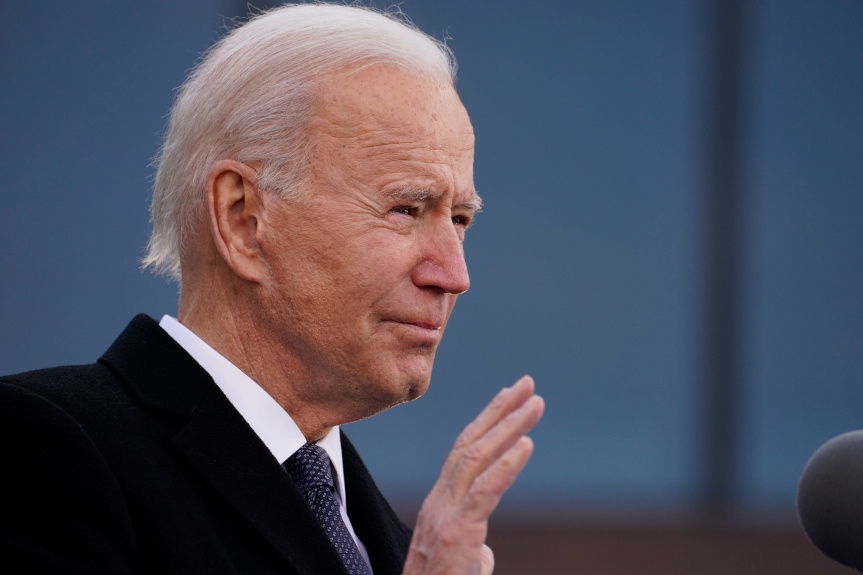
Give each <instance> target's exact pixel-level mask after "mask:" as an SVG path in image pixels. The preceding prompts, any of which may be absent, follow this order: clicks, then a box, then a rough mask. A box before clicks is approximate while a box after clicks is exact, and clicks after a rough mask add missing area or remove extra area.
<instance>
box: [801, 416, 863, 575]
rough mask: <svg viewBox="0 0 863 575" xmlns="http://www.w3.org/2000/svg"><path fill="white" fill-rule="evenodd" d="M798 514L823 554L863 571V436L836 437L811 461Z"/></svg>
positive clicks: (803, 477) (803, 478)
mask: <svg viewBox="0 0 863 575" xmlns="http://www.w3.org/2000/svg"><path fill="white" fill-rule="evenodd" d="M797 514H798V515H799V516H800V522H801V523H802V524H803V530H804V531H805V532H806V535H807V536H809V539H810V540H811V541H812V543H814V544H815V546H816V547H818V549H820V550H821V552H822V553H824V554H825V555H827V556H828V557H830V558H831V559H833V560H835V561H838V562H839V563H842V564H844V565H847V566H848V567H853V568H854V569H857V570H858V571H863V431H849V432H848V433H843V434H842V435H839V436H837V437H834V438H833V439H831V440H830V441H828V442H827V443H825V444H824V445H822V446H821V447H820V448H819V449H818V451H816V452H815V454H814V455H813V456H812V457H811V458H810V459H809V462H808V463H807V464H806V468H805V469H804V470H803V474H802V475H801V476H800V484H799V485H798V486H797Z"/></svg>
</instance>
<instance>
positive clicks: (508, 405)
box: [441, 375, 534, 477]
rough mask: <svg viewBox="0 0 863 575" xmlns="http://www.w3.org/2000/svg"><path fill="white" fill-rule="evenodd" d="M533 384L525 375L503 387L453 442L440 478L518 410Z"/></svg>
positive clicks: (531, 389)
mask: <svg viewBox="0 0 863 575" xmlns="http://www.w3.org/2000/svg"><path fill="white" fill-rule="evenodd" d="M533 391H534V383H533V379H531V378H530V376H527V375H525V376H524V377H522V378H521V379H519V380H518V381H517V382H515V384H514V385H513V386H512V387H505V388H504V389H502V390H501V391H500V392H498V394H497V395H496V396H495V397H494V399H492V401H491V403H489V404H488V405H487V406H486V408H485V409H483V411H482V413H480V414H479V416H477V418H476V419H474V420H473V421H472V422H471V423H470V424H469V425H468V426H467V427H466V428H465V429H464V431H462V432H461V434H460V435H459V436H458V438H457V439H456V441H455V445H454V446H453V448H452V451H450V454H449V456H448V457H447V459H446V461H445V462H444V466H443V469H442V470H441V476H442V477H443V476H445V475H449V474H451V473H453V471H454V466H455V465H457V464H458V462H459V461H460V459H461V457H462V454H463V453H464V451H465V450H466V449H469V448H470V447H471V446H472V445H473V444H474V443H476V441H477V440H479V439H480V438H481V437H482V436H484V435H485V434H486V433H488V431H489V430H490V429H491V428H493V427H494V426H495V425H497V424H498V423H499V422H500V421H501V419H503V418H504V417H506V416H507V415H509V414H510V413H512V412H513V411H514V410H516V409H518V408H519V407H521V406H522V405H524V403H525V402H526V401H527V400H528V399H530V398H531V397H532V396H533Z"/></svg>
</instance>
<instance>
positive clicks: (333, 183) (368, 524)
mask: <svg viewBox="0 0 863 575" xmlns="http://www.w3.org/2000/svg"><path fill="white" fill-rule="evenodd" d="M453 69H454V65H453V62H452V60H451V57H450V54H449V52H448V50H447V49H446V47H444V46H442V45H441V44H439V43H437V42H436V41H434V40H433V39H431V38H429V37H427V36H425V35H424V34H422V33H421V32H419V31H417V30H416V29H414V28H412V27H411V26H410V25H407V24H405V23H403V22H401V21H399V20H398V19H396V18H393V17H390V16H387V15H384V14H380V13H377V12H374V11H370V10H365V9H360V8H354V7H346V6H331V5H301V6H290V7H285V8H282V9H279V10H275V11H272V12H269V13H266V14H263V15H260V16H258V17H257V18H254V19H253V20H251V21H250V22H248V23H247V24H245V25H244V26H242V27H239V28H238V29H236V30H234V31H233V32H231V33H230V34H229V35H227V36H226V37H225V38H224V39H222V40H221V41H220V42H219V43H218V44H217V45H216V46H214V47H213V49H211V51H210V52H208V54H207V55H206V57H205V58H204V59H203V61H202V62H201V64H200V65H199V66H198V67H197V69H196V70H195V71H194V72H193V73H192V74H191V76H190V77H189V79H188V80H187V81H186V82H185V84H184V85H183V87H182V89H181V90H180V92H179V95H178V97H177V101H176V102H175V105H174V108H173V110H172V114H171V120H170V124H169V128H168V131H167V134H166V137H165V142H164V145H163V149H162V152H161V155H160V158H159V163H158V172H157V175H156V181H155V187H154V198H153V206H152V210H153V235H152V238H151V241H150V246H149V252H148V255H147V258H146V260H145V264H146V265H148V266H151V267H153V268H155V269H157V270H160V271H164V272H167V273H169V274H172V275H174V276H175V277H176V278H177V279H178V280H181V293H180V302H179V312H178V318H177V319H174V318H171V317H169V316H165V317H164V318H163V319H162V320H161V322H160V323H156V322H155V321H153V320H151V319H150V318H147V317H146V316H139V317H137V318H135V319H134V320H133V321H132V322H131V323H130V325H129V326H128V327H127V328H126V330H125V331H124V332H123V333H122V334H121V335H120V337H119V338H118V339H117V341H116V342H115V343H114V344H113V346H112V347H111V348H110V349H109V350H108V351H107V352H106V353H105V355H104V356H103V357H102V358H101V359H100V360H99V362H98V363H97V364H93V365H86V366H75V367H63V368H55V369H50V370H42V371H37V372H31V373H26V374H19V375H16V376H10V377H6V378H3V380H2V383H0V410H2V415H0V421H2V430H3V434H2V437H3V440H2V445H3V451H2V456H3V460H4V467H5V471H4V473H3V474H2V477H3V478H2V480H0V482H2V483H0V484H2V494H3V497H4V510H3V514H2V520H0V522H2V547H3V554H2V557H3V562H4V563H3V568H4V572H26V573H160V574H164V573H183V574H188V573H208V574H216V573H255V574H261V573H305V574H322V573H340V572H341V573H344V572H348V573H362V574H366V573H375V574H377V575H384V574H393V575H395V574H396V573H402V572H403V573H417V574H420V573H453V574H456V573H458V574H461V573H465V574H466V573H490V572H491V571H492V568H493V558H492V554H491V551H490V550H489V549H488V547H486V546H485V536H486V530H487V521H488V518H489V516H490V514H491V513H492V511H493V510H494V508H495V506H496V505H497V503H498V501H499V499H500V497H501V496H502V494H503V493H504V491H506V489H507V488H508V487H509V486H510V485H511V484H512V482H513V481H514V480H515V477H516V475H517V474H518V473H519V471H520V470H521V469H522V468H523V466H524V465H525V464H526V462H527V460H528V458H529V456H530V453H531V450H532V444H531V442H530V440H529V439H528V438H527V437H526V436H525V434H526V433H527V432H528V431H529V430H530V429H531V428H532V427H533V426H534V424H536V422H537V421H538V420H539V418H540V417H541V414H542V409H543V404H542V400H541V399H540V398H539V397H538V396H536V395H534V393H533V382H532V381H531V380H530V379H529V378H527V377H525V378H522V379H521V380H520V381H519V382H517V383H516V384H515V385H514V386H512V387H510V388H507V389H504V390H503V391H501V392H500V393H499V394H498V395H497V397H495V398H494V400H493V401H492V402H491V404H489V406H488V407H487V408H486V409H485V410H484V411H483V412H482V413H481V414H480V415H479V417H478V418H477V419H476V420H475V421H474V422H473V423H471V424H470V425H469V426H468V427H467V428H466V429H465V430H464V432H463V433H462V434H461V435H460V436H459V438H458V440H457V441H456V444H455V446H454V448H453V450H452V452H451V453H450V455H449V456H448V458H447V460H446V461H445V463H444V466H443V470H442V472H441V475H440V478H439V479H438V481H437V483H436V484H435V486H434V488H433V490H432V492H431V494H430V495H429V496H428V498H427V499H426V501H425V503H424V504H423V507H422V509H421V511H420V514H419V517H418V518H417V523H416V528H415V531H414V532H413V533H412V534H411V532H410V530H409V529H408V528H407V527H405V526H404V525H403V524H402V523H401V522H400V521H399V520H398V519H397V518H396V516H395V514H394V513H393V512H392V510H391V509H390V507H389V506H388V505H387V503H386V501H385V500H384V498H383V496H382V495H381V494H380V493H379V491H378V490H377V488H376V487H375V485H374V482H373V481H372V479H371V478H370V476H369V474H368V472H367V471H366V469H365V467H364V466H363V464H362V461H361V460H360V458H359V456H358V455H357V453H356V451H355V450H354V448H353V447H352V446H351V444H350V442H349V441H348V440H347V438H346V437H345V436H344V435H343V434H342V433H341V432H340V431H339V427H338V426H339V425H340V424H343V423H347V422H351V421H356V420H359V419H362V418H365V417H369V416H371V415H374V414H375V413H378V412H380V411H382V410H384V409H387V408H389V407H392V406H394V405H397V404H399V403H402V402H405V401H409V400H412V399H415V398H417V397H419V396H420V395H422V394H423V392H425V390H426V388H427V386H428V384H429V380H430V377H431V370H432V363H433V360H434V355H435V350H436V348H437V345H438V343H439V342H440V339H441V336H442V334H443V331H444V327H445V326H446V323H447V319H448V318H449V315H450V313H451V312H452V309H453V306H454V305H455V301H456V298H457V297H458V295H459V294H460V293H462V292H464V291H465V290H467V289H468V286H469V280H468V274H467V268H466V266H465V261H464V253H463V242H464V236H465V231H466V230H467V228H468V227H469V226H470V224H471V222H472V220H473V217H474V215H475V213H476V212H477V210H478V209H479V207H480V200H479V197H478V195H477V193H476V191H475V190H474V187H473V175H472V170H473V168H472V165H473V144H474V136H473V131H472V128H471V125H470V121H469V120H468V116H467V113H466V112H465V110H464V108H463V106H462V104H461V102H460V101H459V98H458V96H457V95H456V92H455V90H454V88H453Z"/></svg>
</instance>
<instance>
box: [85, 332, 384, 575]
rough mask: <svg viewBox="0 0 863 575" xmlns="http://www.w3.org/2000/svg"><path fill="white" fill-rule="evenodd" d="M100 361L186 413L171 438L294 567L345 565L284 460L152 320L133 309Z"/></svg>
mask: <svg viewBox="0 0 863 575" xmlns="http://www.w3.org/2000/svg"><path fill="white" fill-rule="evenodd" d="M99 361H100V362H101V363H103V364H105V365H107V366H109V367H110V368H112V369H113V370H114V371H116V372H117V373H118V375H120V376H121V377H122V378H123V379H124V380H125V381H126V383H127V384H128V385H129V388H130V390H131V392H132V393H133V394H134V395H135V396H136V397H137V398H138V399H139V401H140V402H141V403H142V404H144V405H146V406H148V407H150V408H152V409H156V410H159V411H163V412H167V413H171V414H173V415H175V416H177V417H179V418H181V419H183V420H184V421H185V425H183V426H182V428H181V429H180V431H179V432H178V433H177V434H176V435H175V436H174V438H173V441H172V443H173V446H174V447H175V448H176V449H177V450H178V451H179V452H180V453H181V454H182V455H183V456H184V457H185V458H186V459H188V461H189V462H190V463H191V464H192V466H193V467H194V468H195V469H196V470H197V471H198V473H199V474H200V475H201V476H202V477H203V479H204V481H206V482H207V483H209V484H210V485H211V486H212V487H214V488H215V489H216V491H217V492H218V493H219V494H220V495H221V497H222V498H223V499H224V500H225V502H226V503H227V504H228V505H230V506H232V507H233V508H234V509H235V510H236V511H237V512H238V513H239V514H240V515H241V516H242V517H243V518H244V519H245V520H246V521H247V522H248V523H249V524H250V525H251V526H252V527H253V528H254V529H255V530H256V531H257V532H258V533H259V534H260V535H261V536H262V537H263V538H264V539H266V540H267V541H268V542H269V543H270V545H271V546H272V547H273V548H274V549H275V550H276V551H277V552H278V553H279V554H280V555H281V556H282V558H283V559H284V560H285V562H286V563H288V564H289V565H290V567H291V568H292V569H293V570H294V571H295V572H296V573H297V574H298V575H320V574H321V573H327V574H330V573H336V574H338V573H346V571H345V568H344V566H343V565H342V562H341V559H340V558H339V556H338V553H336V551H335V549H334V548H333V546H332V544H331V543H330V541H329V539H328V538H327V536H326V533H325V532H324V530H323V528H322V527H321V525H320V523H318V521H317V519H315V517H314V515H313V514H312V511H311V510H310V509H309V507H308V505H307V504H306V502H305V500H304V499H303V498H302V496H301V495H300V493H299V492H298V491H297V489H296V488H295V487H294V485H293V483H292V482H291V480H290V478H289V476H288V474H287V473H286V472H285V470H284V468H283V467H282V466H281V465H280V464H279V462H277V461H276V460H275V459H274V458H273V456H272V454H271V453H270V451H269V450H268V449H267V447H266V446H265V445H264V444H263V442H262V441H261V440H260V439H259V438H258V437H257V435H255V432H254V431H253V430H252V428H251V427H249V425H248V423H246V421H245V420H244V419H243V417H242V416H241V415H240V414H239V412H238V411H237V410H236V409H234V407H233V406H232V405H231V403H230V402H229V401H228V399H227V398H226V397H225V395H224V394H223V393H222V391H221V390H220V389H219V388H218V386H217V385H216V384H215V382H214V381H213V379H212V378H211V377H210V376H209V374H208V373H207V372H206V371H205V370H204V369H203V368H201V366H200V365H198V363H197V362H195V360H194V359H192V357H191V356H189V354H187V353H186V351H185V350H184V349H183V348H182V347H181V346H180V345H179V344H177V343H176V342H175V341H174V340H173V338H171V337H170V336H169V335H168V334H167V333H165V331H164V330H163V329H162V328H160V327H159V325H158V323H156V322H155V321H154V320H153V319H151V318H149V317H147V316H145V315H139V316H136V317H135V319H133V320H132V322H131V323H130V324H129V326H128V327H127V328H126V330H124V331H123V333H122V334H121V335H120V337H118V338H117V340H116V341H115V342H114V344H113V345H112V346H111V348H109V350H108V351H107V352H106V353H105V355H103V357H102V358H101V359H100V360H99ZM376 575H383V574H378V573H376Z"/></svg>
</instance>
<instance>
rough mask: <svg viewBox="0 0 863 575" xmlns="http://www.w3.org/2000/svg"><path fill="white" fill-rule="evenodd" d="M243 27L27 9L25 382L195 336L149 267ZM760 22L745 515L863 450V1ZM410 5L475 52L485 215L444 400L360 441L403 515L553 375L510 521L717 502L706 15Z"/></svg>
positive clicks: (746, 190) (11, 280)
mask: <svg viewBox="0 0 863 575" xmlns="http://www.w3.org/2000/svg"><path fill="white" fill-rule="evenodd" d="M253 3H254V2H253ZM236 4H237V3H236V2H231V1H229V0H194V1H192V0H190V1H186V2H181V3H177V2H169V1H167V0H161V1H157V0H152V1H149V2H108V1H101V2H100V1H86V2H74V3H71V2H61V1H55V2H48V1H46V2H37V3H22V2H2V3H0V54H2V56H0V86H2V90H0V110H2V113H0V134H2V136H0V174H2V178H0V190H2V211H0V373H9V372H15V371H22V370H28V369H34V368H38V367H44V366H47V365H51V364H62V363H83V362H90V361H93V360H95V359H96V358H97V357H98V356H99V355H100V354H101V353H102V351H103V350H104V349H105V348H106V347H107V346H108V345H109V344H110V343H111V341H112V340H113V338H114V337H115V336H116V335H117V334H118V333H119V331H120V330H121V329H122V328H123V327H124V325H125V324H126V322H127V321H128V320H129V319H130V318H131V317H132V316H133V315H134V314H135V313H138V312H146V313H149V314H150V315H152V316H154V317H157V318H158V317H160V316H161V315H162V314H163V313H172V314H173V313H175V312H176V303H175V299H176V287H175V286H173V285H170V284H168V283H167V282H165V281H163V280H162V279H159V278H155V277H152V276H150V275H149V274H147V273H142V272H141V271H139V269H138V260H139V258H140V257H141V256H142V253H143V247H144V244H145V242H146V239H147V235H148V230H149V225H148V211H147V210H148V204H149V189H150V177H151V175H152V171H151V169H150V168H149V167H148V164H149V161H150V158H151V157H152V156H153V155H154V154H155V152H156V149H157V147H158V144H159V141H160V132H161V130H162V129H163V127H164V124H165V119H166V114H167V112H168V110H169V108H170V105H171V101H172V98H173V94H174V91H173V90H174V88H175V87H176V86H178V85H179V84H180V83H181V81H182V80H183V77H184V75H185V73H186V72H187V71H188V70H189V68H190V67H191V66H192V65H193V64H194V62H195V61H196V59H197V58H198V56H199V55H200V53H201V52H202V51H203V50H204V49H206V47H207V46H208V45H210V44H211V43H212V42H213V41H214V40H215V39H217V38H218V37H219V36H220V34H221V33H222V32H223V31H224V26H225V25H226V23H228V20H227V18H228V17H231V16H234V15H236V14H237V8H236ZM379 5H380V4H379ZM749 8H750V9H749V11H748V17H747V19H746V24H745V27H744V32H745V42H744V46H745V54H746V58H745V59H744V66H743V79H744V82H743V86H744V89H743V92H742V94H743V98H742V100H741V102H742V111H743V120H742V121H741V124H740V125H741V132H740V134H741V139H740V144H741V146H740V150H741V153H742V163H741V164H740V165H741V166H742V177H741V180H740V192H741V196H740V198H741V200H740V203H739V213H740V217H741V220H740V221H741V226H740V233H739V242H740V244H739V245H740V252H739V253H740V260H739V262H740V270H741V273H740V297H739V306H738V310H739V315H740V318H741V319H740V324H739V326H740V327H739V341H740V342H741V346H740V351H739V354H738V359H739V384H738V387H739V393H738V395H737V396H736V397H737V399H736V404H735V405H736V413H737V417H738V420H737V424H735V425H736V427H734V426H732V429H736V432H735V433H736V435H735V438H734V441H733V444H734V445H735V446H736V448H735V451H734V458H735V461H736V462H737V464H736V467H735V468H734V471H733V474H732V475H733V479H734V481H733V491H732V494H731V497H732V500H733V503H734V504H735V505H736V506H739V507H741V508H752V509H767V510H778V511H790V510H792V509H793V497H794V491H795V488H796V482H797V479H798V477H799V474H800V471H801V470H802V468H803V466H804V464H805V463H806V460H807V458H808V457H809V456H810V455H811V454H812V452H813V451H814V450H815V449H816V448H817V447H818V446H819V445H821V444H822V443H823V442H824V441H826V440H827V439H828V438H830V437H832V436H833V435H836V434H838V433H840V432H843V431H846V430H850V429H855V428H860V427H863V297H861V295H863V2H860V1H858V0H805V1H804V0H757V1H754V0H753V1H752V2H750V6H749ZM402 9H403V10H404V11H405V12H406V13H407V14H408V15H410V16H411V17H412V18H413V19H414V21H415V22H416V23H417V24H418V25H419V26H420V27H421V28H422V29H423V30H425V31H426V32H428V33H430V34H432V35H434V36H436V37H438V38H442V37H444V36H449V37H450V38H451V39H450V40H449V41H448V43H449V45H450V46H451V47H452V49H453V50H454V51H455V54H456V57H457V58H458V62H459V83H458V89H459V92H460V94H461V96H462V99H463V101H464V103H465V105H466V107H467V109H468V111H469V112H470V114H471V117H472V119H473V123H474V127H475V129H476V134H477V157H476V184H477V188H478V189H479V191H480V193H481V194H482V195H483V198H484V200H485V202H486V209H485V211H484V213H483V214H481V215H480V218H479V220H478V223H477V225H476V227H475V228H473V229H472V230H471V232H470V234H469V239H468V242H467V252H468V264H469V266H470V269H471V272H472V280H473V287H472V288H471V291H470V292H469V293H467V294H466V295H465V296H463V298H462V299H461V300H460V301H459V304H458V306H457V307H456V312H455V314H454V316H453V319H452V321H451V323H450V326H449V328H448V330H447V335H446V337H445V339H444V343H443V345H442V347H441V349H440V351H439V354H438V360H437V364H436V368H435V373H434V377H433V382H432V387H431V389H430V391H429V392H428V394H427V395H426V396H425V397H424V398H422V399H420V400H418V401H416V402H414V403H413V404H410V405H406V406H401V407H399V408H397V409H394V410H391V411H390V412H387V413H384V414H381V415H379V416H377V417H375V418H373V419H371V420H369V421H365V422H360V423H356V424H352V425H350V426H348V428H347V429H348V432H349V433H350V434H351V435H352V437H353V438H354V441H355V443H357V444H358V446H359V448H360V450H361V452H362V453H363V454H364V456H365V458H366V460H367V463H368V464H369V466H370V468H371V469H372V471H373V473H374V474H375V476H376V478H377V479H378V481H379V483H380V484H381V486H382V488H383V489H384V491H385V492H387V493H389V494H391V495H392V496H394V497H396V498H403V499H406V500H417V499H418V498H420V497H422V495H423V494H424V493H425V492H426V491H427V490H428V489H429V488H430V486H431V485H432V483H433V481H434V479H435V478H436V475H437V471H438V468H439V465H440V463H441V461H442V459H443V457H444V455H445V453H446V452H447V450H448V448H449V446H450V444H451V442H452V441H453V439H454V438H455V436H456V435H457V433H458V432H459V430H460V429H461V428H462V427H463V426H464V425H465V424H466V423H467V422H468V421H469V420H470V419H472V417H473V416H474V414H475V413H476V412H478V411H479V410H480V409H481V407H482V406H483V405H484V404H485V403H486V401H487V400H488V399H489V398H490V397H491V396H492V395H493V394H494V393H495V392H496V391H497V390H498V389H499V388H500V387H502V386H504V385H508V384H509V383H511V382H512V381H514V380H515V379H516V378H517V377H519V376H520V375H522V374H523V373H530V374H532V375H533V376H534V377H535V379H536V380H537V383H538V386H539V389H540V392H541V393H542V394H543V395H544V396H545V398H546V400H547V404H548V408H547V414H546V417H545V419H544V421H543V422H542V423H541V424H540V426H539V427H538V429H537V430H536V431H535V432H534V434H533V437H534V439H535V441H536V451H535V455H534V458H533V460H532V461H531V463H530V465H529V467H528V469H527V470H526V471H525V472H524V474H523V475H522V477H521V478H520V479H519V481H518V483H517V484H516V486H515V487H514V489H513V492H512V497H510V498H509V499H508V500H507V501H508V502H509V503H508V504H510V505H516V504H519V503H532V502H539V503H542V504H544V505H545V506H546V507H549V506H553V507H558V508H561V509H570V508H579V507H603V506H609V507H617V506H622V507H624V508H625V507H630V506H633V507H634V506H653V507H656V506H658V507H663V506H665V507H685V506H688V505H691V504H694V503H697V502H698V501H699V498H700V497H701V495H700V494H701V493H702V492H703V489H702V487H703V486H702V484H703V482H704V477H703V469H704V464H703V460H704V457H705V454H704V450H705V441H704V414H705V401H704V396H705V392H704V383H703V381H702V380H703V379H704V378H703V371H704V370H703V363H704V351H703V343H702V342H703V341H704V340H705V331H706V330H708V329H709V326H708V325H706V324H705V323H704V319H703V318H704V317H705V314H704V312H703V310H704V307H705V290H706V288H705V281H704V279H703V278H704V277H705V270H704V267H705V265H707V264H706V263H705V258H704V253H705V239H704V238H705V235H704V233H703V231H704V229H705V225H706V224H705V221H706V220H707V219H709V218H710V214H709V213H707V212H708V210H705V205H706V204H705V193H706V192H705V189H706V188H707V186H706V183H705V177H706V176H705V173H706V171H705V167H704V166H705V162H706V160H705V154H706V152H705V150H706V149H707V145H706V133H707V128H706V126H708V125H709V121H708V116H709V114H710V109H709V106H708V104H707V102H708V100H709V98H708V93H707V92H708V88H707V86H709V82H708V78H707V70H708V69H709V66H708V65H707V62H708V61H709V54H708V50H707V46H708V41H707V37H708V36H709V34H708V32H709V28H710V25H709V18H708V17H707V16H706V6H705V3H703V2H696V1H685V0H653V1H650V2H632V1H623V0H607V1H602V2H594V1H562V0H561V1H551V0H538V1H536V2H516V1H497V2H461V1H455V0H406V1H405V2H403V3H402Z"/></svg>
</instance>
